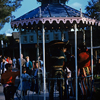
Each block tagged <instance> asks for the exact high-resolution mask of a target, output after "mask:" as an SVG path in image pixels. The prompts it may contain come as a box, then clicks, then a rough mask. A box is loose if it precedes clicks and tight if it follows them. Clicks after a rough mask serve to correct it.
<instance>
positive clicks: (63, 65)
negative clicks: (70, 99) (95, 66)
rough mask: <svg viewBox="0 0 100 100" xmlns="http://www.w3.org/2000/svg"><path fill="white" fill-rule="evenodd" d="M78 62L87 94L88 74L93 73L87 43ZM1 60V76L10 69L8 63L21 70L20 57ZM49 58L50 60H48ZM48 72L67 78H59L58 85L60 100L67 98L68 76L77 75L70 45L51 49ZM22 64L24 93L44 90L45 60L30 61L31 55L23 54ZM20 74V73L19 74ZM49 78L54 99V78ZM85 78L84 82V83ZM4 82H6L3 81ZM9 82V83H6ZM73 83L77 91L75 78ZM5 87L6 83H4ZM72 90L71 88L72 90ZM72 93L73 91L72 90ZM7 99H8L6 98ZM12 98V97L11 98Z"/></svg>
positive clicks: (50, 90) (50, 97) (54, 76)
mask: <svg viewBox="0 0 100 100" xmlns="http://www.w3.org/2000/svg"><path fill="white" fill-rule="evenodd" d="M77 57H78V58H77V60H78V61H77V63H78V77H81V78H80V79H79V82H80V84H81V91H82V93H83V95H86V91H85V90H88V87H87V85H86V78H84V77H86V76H88V75H90V74H91V67H90V66H91V64H90V62H91V61H90V55H89V53H88V50H87V48H86V45H84V44H82V45H81V46H80V47H79V49H78V56H77ZM0 60H1V77H2V75H3V74H4V73H5V71H6V70H7V69H8V68H7V67H6V65H7V64H11V65H12V68H17V69H18V70H20V58H19V59H16V58H15V57H14V58H13V59H11V58H10V57H7V58H5V57H4V58H2V57H0ZM47 60H49V61H47ZM46 63H49V64H46V65H48V66H46V72H47V73H49V74H48V77H47V78H48V79H49V78H52V79H53V78H57V79H59V78H61V79H63V78H65V79H66V80H57V87H58V91H59V97H60V100H64V99H66V87H65V84H67V86H68V87H69V86H70V84H69V80H68V78H71V77H75V57H74V55H70V53H69V52H68V46H66V45H65V46H64V47H56V48H53V49H51V51H50V55H49V58H48V59H46ZM21 66H22V90H23V95H27V90H32V91H35V92H36V93H40V90H42V91H43V86H42V88H40V85H41V84H42V83H43V61H42V60H39V62H38V61H37V60H33V61H30V58H29V56H26V57H25V58H23V54H21ZM17 75H18V74H17ZM32 76H33V77H34V78H33V79H32V80H31V85H30V81H29V80H30V78H32ZM82 77H83V79H82ZM52 79H51V80H48V81H47V82H48V84H49V81H50V86H49V88H48V89H49V99H50V100H51V99H53V91H54V84H55V81H54V80H52ZM83 80H84V84H85V85H83ZM1 83H2V84H3V83H4V82H3V81H1ZM6 84H8V83H6ZM72 85H73V91H74V92H75V80H73V82H72ZM4 88H5V85H4ZM18 88H19V90H20V89H21V84H20V85H19V87H18ZM61 90H62V93H61ZM70 91H71V90H70ZM70 93H71V92H70ZM6 100H7V99H6ZM9 100H10V99H9Z"/></svg>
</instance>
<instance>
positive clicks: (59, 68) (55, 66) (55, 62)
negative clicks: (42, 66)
mask: <svg viewBox="0 0 100 100" xmlns="http://www.w3.org/2000/svg"><path fill="white" fill-rule="evenodd" d="M66 50H67V48H65V47H63V48H62V47H60V46H59V47H57V48H53V49H52V50H51V59H50V61H51V62H50V64H51V66H50V69H49V72H50V75H49V77H50V78H64V70H63V69H64V64H65V61H66V56H65V54H64V53H65V52H66ZM50 81H51V84H50V93H49V100H53V90H54V80H50ZM57 86H58V90H59V98H60V100H63V99H64V98H65V81H64V80H57ZM60 90H62V93H61V91H60Z"/></svg>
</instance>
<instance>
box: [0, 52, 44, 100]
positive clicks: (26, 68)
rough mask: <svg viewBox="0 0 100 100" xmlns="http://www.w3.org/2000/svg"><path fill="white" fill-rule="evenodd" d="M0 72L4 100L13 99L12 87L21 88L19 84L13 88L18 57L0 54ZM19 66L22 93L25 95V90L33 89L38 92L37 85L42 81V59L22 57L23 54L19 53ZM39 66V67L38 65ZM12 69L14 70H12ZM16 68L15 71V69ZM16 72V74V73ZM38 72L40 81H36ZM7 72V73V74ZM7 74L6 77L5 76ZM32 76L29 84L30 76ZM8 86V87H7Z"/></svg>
mask: <svg viewBox="0 0 100 100" xmlns="http://www.w3.org/2000/svg"><path fill="white" fill-rule="evenodd" d="M0 62H1V66H0V74H1V84H2V85H3V87H4V95H5V100H13V98H14V94H13V93H12V92H13V91H12V92H11V90H13V89H19V90H20V89H21V84H19V86H18V87H17V88H14V87H13V86H14V85H15V83H14V81H15V79H16V76H19V77H20V75H19V74H18V73H19V72H20V58H18V59H16V58H15V57H14V58H13V59H11V58H10V57H3V58H2V56H0ZM21 66H22V91H23V95H27V90H30V89H31V90H32V91H33V90H34V91H35V92H36V93H40V91H39V85H40V84H41V83H40V82H42V79H43V78H42V74H43V61H42V60H39V64H38V61H37V60H36V61H35V60H33V61H30V58H29V56H26V57H25V58H23V54H21ZM38 66H39V67H38ZM13 70H14V71H13ZM15 70H16V71H15ZM15 72H16V73H17V74H16V73H15ZM38 73H40V78H41V81H39V82H38V78H37V77H38V75H39V74H38ZM7 74H9V75H7ZM5 76H7V77H5ZM31 77H34V78H33V79H32V81H31V84H30V81H29V80H30V78H31ZM8 87H9V88H8ZM12 87H13V88H12ZM41 91H42V90H41Z"/></svg>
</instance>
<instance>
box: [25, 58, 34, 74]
mask: <svg viewBox="0 0 100 100" xmlns="http://www.w3.org/2000/svg"><path fill="white" fill-rule="evenodd" d="M25 67H26V73H28V74H29V75H31V74H32V70H33V66H32V62H31V61H30V59H29V56H26V62H25Z"/></svg>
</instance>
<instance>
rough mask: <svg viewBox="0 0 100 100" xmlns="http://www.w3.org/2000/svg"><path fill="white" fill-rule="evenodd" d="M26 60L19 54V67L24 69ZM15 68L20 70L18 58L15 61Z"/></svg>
mask: <svg viewBox="0 0 100 100" xmlns="http://www.w3.org/2000/svg"><path fill="white" fill-rule="evenodd" d="M25 62H26V60H25V59H24V58H23V54H21V66H22V67H25ZM17 68H18V69H20V58H18V60H17Z"/></svg>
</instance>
